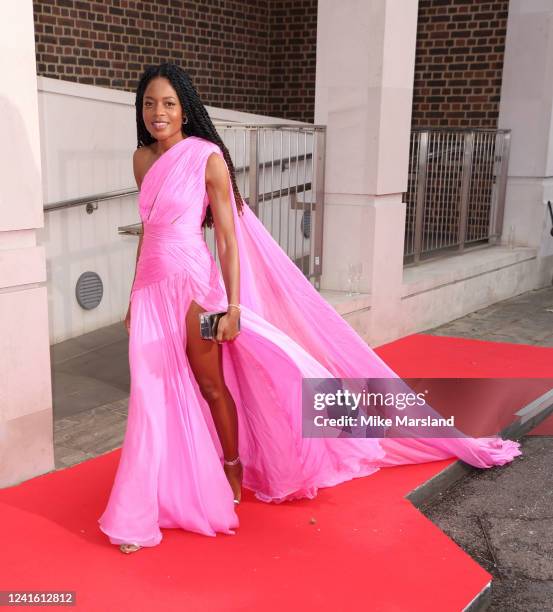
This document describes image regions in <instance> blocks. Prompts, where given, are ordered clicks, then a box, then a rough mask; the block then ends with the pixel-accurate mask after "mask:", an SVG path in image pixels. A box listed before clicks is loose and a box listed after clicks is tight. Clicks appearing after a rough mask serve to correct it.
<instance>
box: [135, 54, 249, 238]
mask: <svg viewBox="0 0 553 612" xmlns="http://www.w3.org/2000/svg"><path fill="white" fill-rule="evenodd" d="M156 77H165V78H166V79H167V80H168V81H169V82H170V83H171V86H172V87H173V89H174V90H175V91H176V92H177V96H178V98H179V101H180V104H181V107H182V109H183V111H184V114H185V115H186V117H187V118H188V121H187V122H186V124H183V125H182V127H181V130H182V132H183V134H186V135H187V136H198V137H200V138H204V139H205V140H209V141H211V142H213V143H215V144H216V145H218V146H219V147H220V149H221V151H222V153H223V157H224V158H225V161H226V163H227V166H228V170H229V174H230V179H231V183H232V190H233V192H234V197H235V200H236V207H237V209H238V213H239V214H241V213H242V207H243V205H244V201H243V199H242V196H241V195H240V191H239V190H238V185H237V184H236V174H235V170H234V164H233V163H232V159H231V157H230V153H229V152H228V149H227V147H226V146H225V143H224V142H223V141H222V139H221V137H220V136H219V134H218V133H217V130H216V129H215V126H214V125H213V123H212V121H211V119H210V117H209V115H208V113H207V110H206V109H205V106H204V105H203V103H202V101H201V99H200V96H199V95H198V92H197V91H196V89H195V88H194V85H193V84H192V80H191V79H190V77H189V76H188V74H187V73H186V72H185V71H184V70H183V69H182V68H180V67H179V66H177V65H176V64H173V63H171V62H166V63H163V64H160V65H158V66H149V67H148V68H146V70H145V71H144V73H143V74H142V76H141V78H140V81H139V83H138V87H137V89H136V101H135V107H136V131H137V140H138V147H143V146H145V145H149V144H152V143H153V142H156V139H155V138H154V137H153V136H152V135H151V134H150V132H148V130H147V129H146V125H145V124H144V119H143V117H142V105H143V100H144V92H145V91H146V87H147V86H148V83H149V82H150V81H151V80H152V79H154V78H156ZM213 223H214V220H213V214H212V213H211V207H210V206H209V205H208V206H207V209H206V213H205V217H204V219H203V222H202V227H204V226H207V227H213Z"/></svg>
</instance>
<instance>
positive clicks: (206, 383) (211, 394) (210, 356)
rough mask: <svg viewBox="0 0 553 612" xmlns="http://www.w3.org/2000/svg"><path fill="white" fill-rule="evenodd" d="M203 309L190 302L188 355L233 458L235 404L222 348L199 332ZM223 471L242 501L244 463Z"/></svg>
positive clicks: (235, 446)
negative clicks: (226, 373) (225, 371)
mask: <svg viewBox="0 0 553 612" xmlns="http://www.w3.org/2000/svg"><path fill="white" fill-rule="evenodd" d="M204 310H205V309H204V308H202V307H201V306H200V305H199V304H197V303H196V302H195V301H192V302H191V303H190V307H189V309H188V312H187V313H186V354H187V356H188V360H189V362H190V367H191V368H192V371H193V373H194V377H195V378H196V381H197V383H198V387H199V388H200V392H201V394H202V396H203V398H204V399H205V400H206V402H207V403H208V404H209V408H210V410H211V415H212V417H213V422H214V424H215V428H216V430H217V435H218V436H219V440H220V442H221V447H222V449H223V454H224V457H225V460H227V461H230V460H232V459H235V458H236V457H237V456H238V418H237V413H236V404H235V403H234V399H233V397H232V395H231V393H230V391H229V390H228V387H227V386H226V384H225V379H224V376H223V355H222V350H221V347H220V346H219V344H218V343H217V342H212V341H209V340H205V339H203V338H202V337H201V335H200V324H199V317H198V315H199V313H200V312H204ZM224 470H225V474H226V475H227V478H228V480H229V483H230V485H231V487H232V491H233V493H234V498H235V499H236V500H238V501H240V494H241V481H242V465H241V464H240V463H237V464H236V465H225V466H224Z"/></svg>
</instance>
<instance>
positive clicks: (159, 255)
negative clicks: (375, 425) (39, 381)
mask: <svg viewBox="0 0 553 612" xmlns="http://www.w3.org/2000/svg"><path fill="white" fill-rule="evenodd" d="M211 154H217V155H220V156H222V152H221V149H220V148H219V146H218V145H216V144H214V143H212V142H210V141H208V140H205V139H203V138H200V137H197V136H188V137H186V138H184V139H183V140H181V141H179V142H178V143H176V144H175V145H173V146H172V147H171V148H170V149H169V150H167V151H166V152H165V153H164V154H163V155H162V156H161V157H159V158H158V159H157V160H156V161H155V162H154V164H153V165H152V166H151V168H150V169H149V170H148V172H147V173H146V175H145V177H144V179H143V182H142V185H141V190H140V197H139V212H140V217H141V219H142V221H143V224H144V237H143V244H142V250H141V256H140V259H139V261H138V264H137V271H136V277H135V281H134V284H133V288H132V291H131V329H130V336H129V366H130V372H131V389H130V397H129V411H128V421H127V428H126V431H125V437H124V440H123V446H122V450H121V456H120V460H119V464H118V467H117V471H116V474H115V480H114V483H113V486H112V489H111V493H110V496H109V499H108V502H107V506H106V508H105V510H104V512H103V514H102V515H101V517H100V518H99V519H98V521H99V524H100V529H101V530H102V531H103V532H104V533H105V534H106V535H107V536H108V537H109V540H110V542H111V543H112V544H121V543H126V542H135V543H138V544H140V545H142V546H155V545H157V544H159V542H160V541H161V539H162V532H161V530H160V528H161V527H173V528H181V529H185V530H189V531H193V532H197V533H200V534H204V535H210V536H214V535H216V533H218V532H219V533H227V534H234V533H236V532H235V529H236V528H237V527H238V525H239V521H238V516H237V514H236V508H235V504H234V503H233V495H232V491H231V488H230V486H229V484H228V481H227V479H226V477H225V474H224V471H223V467H222V457H223V454H222V449H221V445H220V443H219V439H218V437H217V433H216V430H215V427H214V424H213V420H212V418H211V414H210V411H209V406H208V405H207V403H206V401H205V400H204V399H203V397H202V395H201V393H200V391H199V388H198V385H197V383H196V381H195V378H194V375H193V373H192V371H191V369H190V367H189V363H188V360H187V355H186V351H185V346H186V327H185V322H184V316H185V313H186V311H187V310H188V307H189V306H190V303H191V301H192V300H194V301H195V302H197V303H198V304H199V305H200V306H202V307H203V308H205V309H206V310H222V309H226V307H227V298H226V292H225V287H224V283H223V279H222V276H221V274H220V272H219V269H218V267H217V264H216V262H215V260H214V258H213V256H212V254H211V252H210V250H209V248H208V246H207V244H206V242H205V240H204V237H203V232H202V229H201V223H202V220H203V217H204V214H205V210H206V207H207V205H208V203H209V201H208V196H207V193H206V186H205V167H206V164H207V160H208V158H209V156H210V155H211ZM229 185H230V177H229ZM230 192H231V203H232V207H233V214H234V222H235V230H236V235H237V239H238V247H239V255H240V303H241V305H242V311H241V334H240V335H239V336H238V337H237V338H236V340H234V341H233V342H230V343H223V344H222V345H221V347H222V351H223V369H224V375H225V382H226V384H227V386H228V388H229V390H230V392H231V393H232V396H233V398H234V400H235V403H236V406H237V410H238V423H239V451H240V456H241V459H242V463H243V465H244V482H243V485H244V487H245V488H247V489H250V490H252V491H253V492H254V494H255V496H256V498H257V499H259V500H262V501H265V502H282V501H285V500H290V499H296V498H313V497H314V496H315V495H316V494H317V490H318V489H319V488H320V487H329V486H333V485H336V484H338V483H341V482H344V481H347V480H350V479H352V478H357V477H361V476H368V475H369V474H372V473H374V472H375V471H377V470H378V469H379V468H381V467H385V466H392V465H400V464H407V463H422V462H426V461H433V460H437V459H444V458H449V457H458V458H460V459H462V460H463V461H465V462H467V463H469V464H471V465H474V466H477V467H482V468H487V467H491V466H494V465H502V464H504V463H506V462H508V461H511V460H512V459H513V458H514V457H515V456H517V455H519V454H520V450H519V445H518V443H516V442H513V441H510V440H502V439H501V438H478V439H474V438H428V439H415V438H401V439H400V438H395V439H375V438H304V437H302V398H301V389H302V378H303V377H312V378H325V377H351V378H369V377H374V378H385V377H397V376H398V375H397V374H396V373H395V372H393V370H392V369H391V368H390V367H388V366H387V365H386V363H384V362H383V361H382V359H380V358H379V357H378V355H377V354H376V353H375V352H374V351H373V350H372V349H371V348H370V347H369V346H368V345H367V344H366V343H365V342H364V341H363V340H362V339H361V337H360V336H359V335H358V334H357V333H356V332H355V331H354V330H353V328H352V327H351V326H350V325H349V324H348V323H346V321H344V319H343V318H342V317H341V316H340V315H339V314H338V313H337V312H336V311H335V310H334V308H333V307H332V306H330V305H329V304H328V303H327V302H326V301H325V300H324V299H323V298H322V297H321V296H320V294H319V293H318V292H317V290H316V289H315V288H314V287H313V286H312V285H311V283H310V282H309V281H308V280H307V279H306V278H305V276H304V275H303V273H302V272H301V271H300V270H299V269H298V268H297V266H296V265H295V264H294V263H293V262H292V261H291V260H290V259H289V257H288V256H287V255H286V253H285V252H284V251H283V250H282V249H281V248H280V246H279V245H278V243H277V242H276V241H275V240H274V239H273V237H272V236H271V234H270V233H269V232H268V230H267V229H266V228H265V227H264V226H263V224H262V223H261V222H260V221H259V219H258V218H257V217H256V216H255V214H254V213H253V212H252V211H251V209H250V208H249V207H248V206H247V205H246V204H245V205H244V212H243V214H241V215H239V214H238V211H237V208H236V202H235V199H234V195H233V193H232V187H230ZM321 330H324V333H322V332H321Z"/></svg>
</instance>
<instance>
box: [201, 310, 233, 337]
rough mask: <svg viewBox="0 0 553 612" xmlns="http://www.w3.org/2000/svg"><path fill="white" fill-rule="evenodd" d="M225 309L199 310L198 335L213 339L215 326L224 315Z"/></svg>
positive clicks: (215, 331)
mask: <svg viewBox="0 0 553 612" xmlns="http://www.w3.org/2000/svg"><path fill="white" fill-rule="evenodd" d="M226 314H227V311H226V310H221V311H215V310H212V311H210V312H200V314H199V317H200V335H201V337H202V338H204V339H205V340H213V339H214V338H215V337H216V336H217V326H218V325H219V321H220V319H221V317H222V316H223V315H226ZM238 329H240V319H238Z"/></svg>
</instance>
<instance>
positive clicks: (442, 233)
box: [404, 128, 511, 264]
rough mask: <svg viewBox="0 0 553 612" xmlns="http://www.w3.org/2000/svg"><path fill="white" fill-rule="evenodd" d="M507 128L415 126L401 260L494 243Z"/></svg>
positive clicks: (500, 214) (500, 217) (500, 206)
mask: <svg viewBox="0 0 553 612" xmlns="http://www.w3.org/2000/svg"><path fill="white" fill-rule="evenodd" d="M510 136H511V134H510V130H485V129H470V130H465V129H450V128H436V129H425V130H422V129H420V130H413V132H412V133H411V143H410V155H409V180H408V188H407V192H406V193H405V202H406V205H407V210H406V219H405V246H404V262H405V264H413V263H414V264H416V263H419V262H420V261H422V260H427V259H430V258H435V257H439V256H442V255H447V254H451V253H452V252H459V251H462V250H463V249H465V248H466V247H473V246H477V245H491V244H495V243H496V242H497V240H498V239H499V238H500V236H501V226H502V223H503V209H504V205H505V187H506V181H507V168H508V163H509V145H510Z"/></svg>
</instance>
